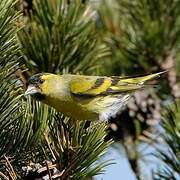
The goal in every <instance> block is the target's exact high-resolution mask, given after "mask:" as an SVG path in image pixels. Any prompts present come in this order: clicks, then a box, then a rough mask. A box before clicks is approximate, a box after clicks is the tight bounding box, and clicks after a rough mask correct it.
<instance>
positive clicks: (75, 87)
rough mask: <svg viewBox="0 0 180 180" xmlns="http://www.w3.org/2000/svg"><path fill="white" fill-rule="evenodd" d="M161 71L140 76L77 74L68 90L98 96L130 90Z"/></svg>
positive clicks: (140, 86) (83, 94)
mask: <svg viewBox="0 0 180 180" xmlns="http://www.w3.org/2000/svg"><path fill="white" fill-rule="evenodd" d="M160 74H161V73H156V74H151V75H147V76H141V77H133V78H132V77H119V76H113V77H101V76H99V77H98V76H78V77H77V78H75V79H72V80H71V82H70V91H71V93H72V94H75V95H82V96H98V95H109V94H118V93H123V92H131V91H133V90H137V89H140V88H142V87H143V86H144V83H145V82H146V81H148V80H151V79H154V78H156V77H158V76H159V75H160Z"/></svg>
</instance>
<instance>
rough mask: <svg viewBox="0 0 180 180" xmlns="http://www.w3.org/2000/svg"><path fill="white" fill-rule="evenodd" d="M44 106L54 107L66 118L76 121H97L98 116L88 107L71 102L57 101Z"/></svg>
mask: <svg viewBox="0 0 180 180" xmlns="http://www.w3.org/2000/svg"><path fill="white" fill-rule="evenodd" d="M45 103H46V104H48V105H50V106H52V107H54V108H55V109H56V110H57V111H59V112H62V113H63V114H65V115H66V116H69V117H72V118H73V119H76V120H90V121H94V120H98V119H99V114H98V113H97V112H95V111H93V110H92V109H91V108H89V106H88V105H84V104H80V103H77V102H72V101H70V102H69V101H64V102H62V101H57V100H56V103H54V102H51V101H48V102H45Z"/></svg>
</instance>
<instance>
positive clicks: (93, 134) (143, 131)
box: [0, 0, 180, 180]
mask: <svg viewBox="0 0 180 180" xmlns="http://www.w3.org/2000/svg"><path fill="white" fill-rule="evenodd" d="M179 50H180V1H179V0H134V1H131V0H96V1H95V0H94V1H90V0H18V1H15V2H14V1H12V0H1V2H0V51H1V57H0V75H1V77H0V97H1V100H0V129H1V133H0V177H2V178H4V179H5V178H9V179H38V178H40V179H42V178H46V179H94V180H101V179H104V180H110V179H113V180H119V179H126V180H136V179H142V180H144V179H145V180H151V179H180V101H179V98H180V51H179ZM160 71H167V72H166V73H164V74H163V75H162V76H161V77H160V78H159V79H157V80H154V81H153V82H152V84H153V85H149V87H148V88H145V89H144V90H142V91H138V92H135V93H134V95H133V97H132V98H131V100H130V101H129V103H128V105H127V108H126V109H125V110H124V111H123V112H122V113H121V114H120V115H119V116H118V117H116V118H113V119H111V122H112V123H114V124H115V125H116V126H117V128H118V130H117V131H116V132H114V131H113V130H111V129H110V128H107V127H106V126H105V125H104V126H102V127H100V126H97V127H94V126H89V124H90V123H89V122H79V121H78V122H77V123H73V122H74V121H73V122H72V120H71V119H69V118H68V117H64V116H63V115H62V114H61V113H59V112H56V111H55V110H54V109H52V108H50V107H48V106H46V105H43V104H41V103H39V102H35V101H33V100H31V99H26V98H24V96H23V93H24V90H25V89H26V83H27V79H28V78H29V77H30V76H31V75H33V74H35V73H39V72H51V73H56V74H63V73H72V74H85V75H105V76H132V77H133V76H135V75H146V74H151V73H155V72H160ZM154 85H155V86H154ZM87 127H90V128H88V129H87ZM90 129H91V130H90ZM80 157H81V158H80ZM109 160H110V161H109ZM43 168H44V169H43ZM102 172H103V174H102Z"/></svg>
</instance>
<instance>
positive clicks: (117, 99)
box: [25, 72, 163, 121]
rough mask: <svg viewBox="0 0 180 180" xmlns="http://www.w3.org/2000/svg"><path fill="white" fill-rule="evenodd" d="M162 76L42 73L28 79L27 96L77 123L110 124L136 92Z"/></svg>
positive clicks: (156, 74)
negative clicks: (100, 122)
mask: <svg viewBox="0 0 180 180" xmlns="http://www.w3.org/2000/svg"><path fill="white" fill-rule="evenodd" d="M162 73H163V72H160V73H155V74H151V75H147V76H142V77H133V78H132V77H119V76H112V77H106V76H83V75H71V74H64V75H55V74H50V73H40V74H35V75H34V76H32V77H30V78H29V80H28V88H27V90H26V92H25V94H26V95H28V94H30V95H31V96H32V97H34V98H35V99H37V100H39V101H42V102H43V103H45V104H48V105H50V106H52V107H54V108H55V109H57V110H58V111H60V112H62V113H64V114H65V115H67V116H69V117H72V118H74V119H77V120H91V121H92V120H100V121H108V120H109V119H110V118H111V117H115V116H116V115H117V114H118V113H120V112H121V110H122V109H123V107H124V106H125V105H126V104H127V102H128V100H129V98H130V97H131V95H132V93H133V92H134V91H135V90H138V89H141V88H143V87H144V86H145V83H146V82H147V81H149V80H152V79H154V78H156V77H159V76H160V74H162Z"/></svg>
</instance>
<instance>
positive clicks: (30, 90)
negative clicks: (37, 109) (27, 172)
mask: <svg viewBox="0 0 180 180" xmlns="http://www.w3.org/2000/svg"><path fill="white" fill-rule="evenodd" d="M39 92H40V90H39V89H38V88H37V87H35V86H33V85H29V86H28V88H27V90H26V92H25V93H24V95H25V96H27V95H29V94H30V95H33V94H36V93H39Z"/></svg>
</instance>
